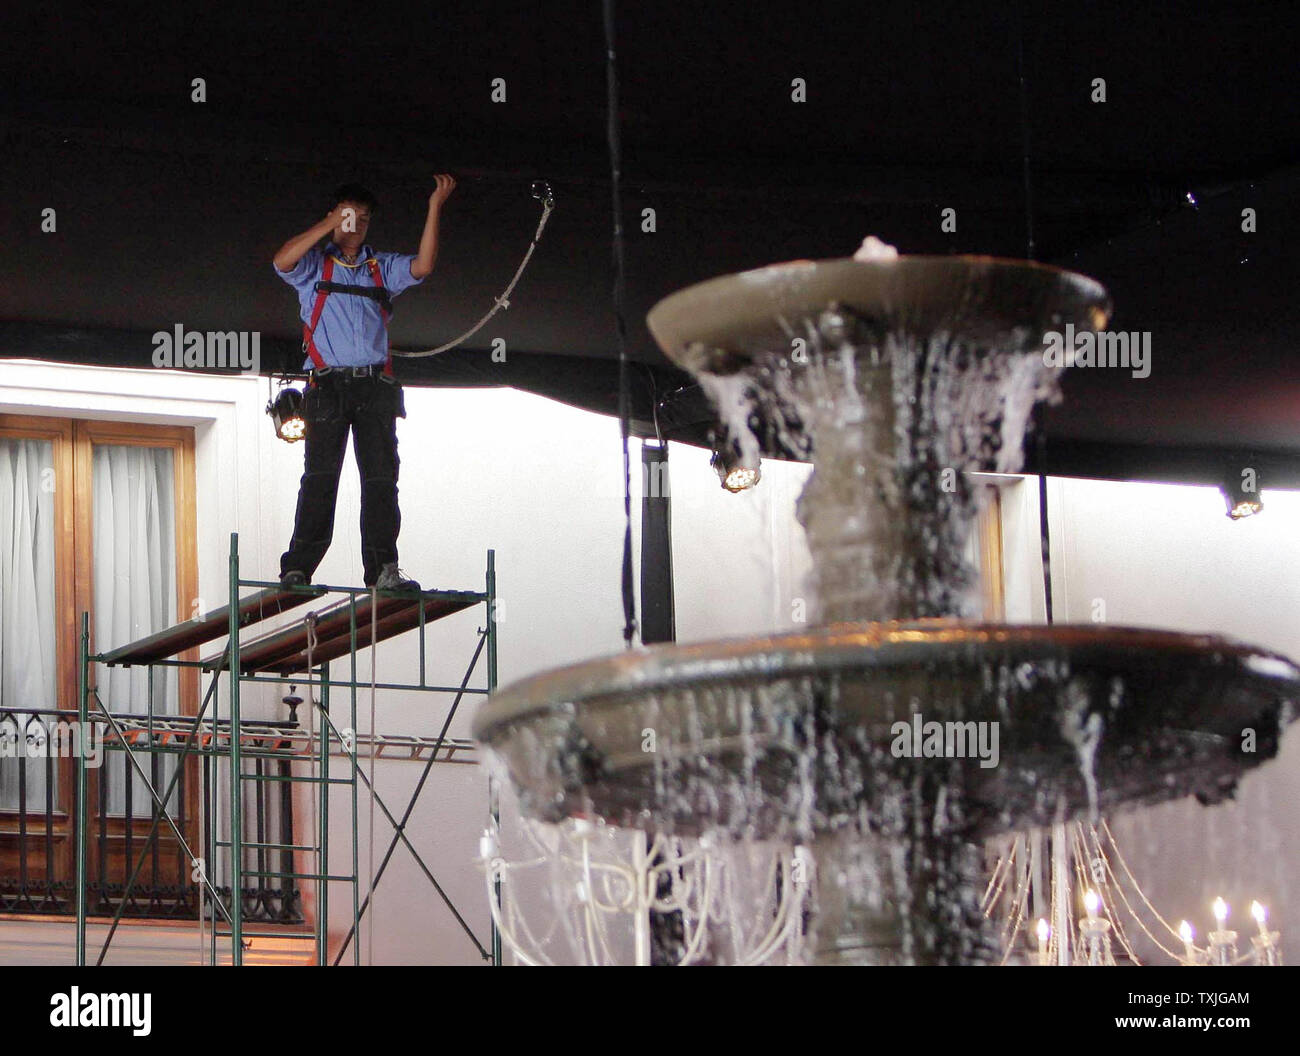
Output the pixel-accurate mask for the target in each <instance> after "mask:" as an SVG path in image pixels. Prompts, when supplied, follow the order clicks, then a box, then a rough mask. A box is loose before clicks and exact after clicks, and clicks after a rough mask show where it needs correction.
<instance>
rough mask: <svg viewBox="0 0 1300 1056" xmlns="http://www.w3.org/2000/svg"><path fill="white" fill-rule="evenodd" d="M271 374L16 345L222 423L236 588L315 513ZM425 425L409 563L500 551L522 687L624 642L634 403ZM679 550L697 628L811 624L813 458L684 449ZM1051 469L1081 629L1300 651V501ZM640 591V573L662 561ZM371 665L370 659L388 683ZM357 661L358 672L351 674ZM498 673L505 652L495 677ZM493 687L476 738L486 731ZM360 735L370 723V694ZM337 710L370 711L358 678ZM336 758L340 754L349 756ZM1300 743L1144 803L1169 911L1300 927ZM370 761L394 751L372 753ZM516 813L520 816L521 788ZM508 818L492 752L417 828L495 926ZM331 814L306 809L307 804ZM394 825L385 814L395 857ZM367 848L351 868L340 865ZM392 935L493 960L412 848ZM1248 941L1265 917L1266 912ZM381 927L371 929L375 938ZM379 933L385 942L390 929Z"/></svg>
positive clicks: (212, 584) (1028, 558)
mask: <svg viewBox="0 0 1300 1056" xmlns="http://www.w3.org/2000/svg"><path fill="white" fill-rule="evenodd" d="M266 398H267V388H266V384H265V382H264V381H258V380H255V379H248V378H213V377H206V376H203V377H200V376H194V375H187V374H185V373H183V372H170V371H125V370H116V369H100V368H92V367H81V366H57V365H50V364H45V363H23V362H14V361H6V362H5V363H4V364H3V365H0V411H12V412H18V413H46V414H57V415H66V416H71V417H98V418H116V419H122V418H134V419H136V420H140V421H148V422H157V423H169V424H190V425H193V426H194V427H195V429H196V437H197V474H198V520H197V527H198V534H199V538H198V552H199V575H200V591H201V594H202V595H203V599H204V603H205V605H206V606H207V607H213V606H215V605H219V604H223V603H224V601H225V600H226V599H225V591H226V557H227V552H228V536H229V533H230V532H231V531H238V532H239V533H240V538H241V550H242V554H243V569H244V575H245V576H246V577H250V578H251V577H265V578H274V577H275V575H276V574H277V572H278V567H279V566H278V561H279V554H280V552H281V550H283V548H284V547H285V545H286V544H287V542H288V538H289V534H290V531H291V528H292V522H293V511H294V506H295V502H296V496H297V483H298V477H299V475H300V473H301V459H302V449H301V447H300V446H296V445H287V444H284V443H281V442H279V441H277V440H275V439H274V437H273V435H272V432H271V428H270V424H269V422H268V420H267V418H266V417H265V415H264V414H263V408H264V406H265V403H266ZM407 409H408V417H407V419H406V420H404V421H401V422H400V423H399V436H400V443H401V455H402V470H401V502H402V513H403V527H402V534H401V540H400V545H401V553H402V564H403V567H404V568H405V569H406V570H407V571H408V572H409V573H410V574H412V575H414V576H415V577H416V578H418V579H419V580H420V581H421V583H423V584H424V585H425V586H426V587H441V588H449V589H481V588H482V587H483V584H484V565H485V554H486V551H487V549H488V548H489V547H492V548H495V550H496V559H497V577H498V590H499V594H500V597H501V601H502V606H501V611H500V615H501V624H500V667H499V674H500V681H501V683H502V684H506V683H509V682H511V681H514V680H516V679H518V678H522V677H524V676H526V675H528V674H531V673H533V672H536V671H539V670H543V669H546V668H549V667H554V666H557V665H560V664H565V663H571V662H576V661H579V660H583V659H589V658H592V657H596V656H601V655H607V654H610V653H614V652H617V651H619V650H621V649H622V648H623V641H622V634H621V631H622V606H621V601H620V596H619V584H620V562H621V554H622V533H623V509H622V499H621V468H622V460H621V455H620V452H619V439H618V425H617V422H616V421H614V420H613V419H611V418H606V417H603V416H599V415H595V414H590V413H587V412H584V411H580V410H576V409H574V408H571V407H568V406H566V405H563V404H559V403H555V402H553V401H550V400H547V399H545V398H542V397H538V396H533V395H530V394H526V393H520V392H515V391H512V390H498V389H492V390H485V389H467V390H456V389H408V390H407ZM631 456H632V457H631V466H632V471H633V481H632V483H633V493H634V505H633V527H634V553H636V551H637V548H638V547H639V538H637V536H639V528H640V511H639V505H638V503H637V501H636V500H637V499H639V495H640V490H641V480H640V464H641V463H640V453H639V451H638V450H637V449H636V445H635V444H634V445H633V450H632V452H631ZM670 466H671V470H670V472H671V478H670V480H671V498H672V524H673V556H674V566H675V579H674V582H675V593H676V603H677V630H678V640H679V641H683V642H686V641H698V640H701V639H707V638H717V637H730V636H737V635H744V634H757V633H768V632H772V631H778V630H781V629H785V628H789V627H791V626H794V625H795V619H794V614H793V610H792V604H793V603H794V601H795V599H798V598H802V597H804V577H805V575H806V573H807V569H808V553H807V548H806V545H805V543H804V540H803V533H802V530H801V529H800V528H799V527H798V525H797V524H796V523H795V521H794V503H795V500H796V499H797V497H798V493H799V491H800V489H801V487H802V486H803V483H804V481H805V480H806V478H807V475H808V473H809V469H808V467H806V466H801V465H791V464H783V463H775V462H770V463H765V464H764V467H763V481H762V483H761V484H760V486H759V487H758V488H757V489H755V490H753V491H751V492H746V493H742V494H740V495H731V494H728V493H726V492H724V491H723V490H722V489H721V488H720V487H719V485H718V481H717V476H716V474H714V472H713V471H712V470H711V469H709V467H708V455H707V452H703V451H700V450H699V449H696V448H690V447H685V446H682V445H678V444H673V445H671V449H670ZM1049 483H1050V496H1049V503H1050V506H1051V515H1052V532H1053V547H1054V554H1053V556H1054V562H1053V569H1054V570H1053V591H1054V603H1055V609H1056V619H1057V621H1058V622H1066V621H1089V620H1090V619H1091V618H1092V609H1093V602H1094V599H1097V598H1101V599H1103V600H1104V602H1105V608H1106V619H1107V621H1108V622H1110V623H1114V624H1132V625H1139V626H1161V627H1168V628H1173V629H1183V630H1198V631H1205V630H1208V631H1214V632H1218V633H1224V634H1230V635H1234V636H1237V637H1240V638H1243V639H1245V640H1247V641H1250V642H1253V643H1256V644H1259V645H1262V646H1266V647H1269V648H1272V649H1276V650H1278V651H1280V652H1283V653H1285V654H1289V655H1291V656H1300V623H1298V622H1297V617H1300V555H1297V554H1296V552H1295V549H1294V548H1293V547H1292V546H1291V545H1290V544H1291V541H1292V540H1293V539H1295V538H1297V537H1300V495H1296V494H1293V493H1283V492H1268V493H1265V495H1264V500H1265V503H1266V509H1265V513H1264V514H1263V516H1261V517H1258V518H1254V519H1252V520H1248V521H1244V522H1241V523H1237V524H1234V523H1231V522H1229V521H1228V520H1227V518H1226V517H1224V516H1223V508H1222V504H1221V500H1220V499H1219V497H1218V494H1217V492H1215V491H1213V490H1212V489H1206V488H1182V487H1172V486H1167V485H1145V484H1113V483H1098V482H1094V481H1061V480H1053V481H1051V482H1049ZM1003 497H1004V503H1003V538H1004V551H1005V558H1006V565H1007V578H1006V595H1007V617H1008V620H1009V621H1010V622H1037V621H1040V620H1041V619H1042V613H1043V609H1042V591H1041V565H1040V563H1039V551H1038V506H1037V493H1036V482H1035V481H1033V480H1029V481H1027V482H1022V483H1009V484H1007V485H1006V486H1005V487H1004V489H1003ZM358 517H359V487H358V482H357V476H356V470H355V466H354V464H353V462H352V457H351V454H350V453H349V456H348V462H347V465H346V466H345V467H344V473H343V479H342V483H341V487H340V496H339V504H338V513H337V518H336V525H335V542H334V545H333V547H332V548H331V551H330V553H329V555H328V556H327V558H326V560H325V562H324V564H323V565H322V566H321V568H320V570H319V572H318V574H317V580H318V581H323V582H329V583H339V584H355V585H359V584H360V581H361V560H360V541H359V532H358V527H357V522H358ZM638 584H639V572H638ZM482 622H483V621H482V609H481V608H479V609H475V610H472V611H470V612H466V613H462V614H460V615H458V616H455V617H452V618H451V619H449V620H447V621H445V624H442V625H438V626H436V627H434V628H431V629H430V636H429V643H430V648H429V662H428V667H427V674H428V677H429V681H430V682H431V683H441V684H453V685H454V684H458V683H459V681H460V679H461V676H462V675H463V673H464V668H465V665H466V663H467V662H468V659H469V657H470V655H471V653H472V651H473V647H474V643H475V640H476V633H475V632H476V628H477V627H478V626H481V625H482ZM368 665H369V657H368V654H363V655H362V656H361V658H360V660H359V670H358V675H359V677H360V678H361V679H363V680H364V679H368V678H369V666H368ZM416 668H417V663H416V652H415V648H414V636H413V635H408V636H405V637H403V638H400V639H396V640H393V641H390V642H387V643H384V644H383V645H381V646H380V648H379V649H378V675H379V678H380V679H381V680H390V681H407V680H410V679H413V678H414V677H415V675H416ZM333 674H334V676H335V677H340V676H345V674H346V672H343V671H340V670H338V666H337V665H336V667H335V669H334V671H333ZM472 684H473V685H482V684H483V661H480V667H479V670H478V672H477V674H476V677H475V679H474V680H473V682H472ZM279 696H280V691H279V690H278V689H274V690H273V689H270V688H266V689H264V690H263V692H262V693H260V694H257V693H247V692H246V698H252V699H249V700H247V703H246V708H247V709H248V711H250V712H254V713H256V711H257V710H258V709H260V711H261V712H262V713H266V714H271V715H283V713H284V709H283V708H282V706H281V705H280V704H279V703H278V697H279ZM446 699H447V698H435V697H433V696H431V695H419V694H399V693H396V692H388V693H380V694H379V699H378V721H377V727H378V728H379V729H380V730H381V731H382V732H389V733H426V734H436V733H437V732H438V728H439V727H440V725H441V722H442V719H443V716H444V715H445V712H446ZM476 703H477V699H474V700H466V701H465V703H464V704H463V705H462V707H461V709H460V712H459V714H458V716H457V718H456V721H455V722H454V724H453V726H452V728H451V733H452V735H454V736H467V735H468V730H469V723H470V719H471V717H472V714H473V711H474V707H475V705H476ZM357 706H358V716H357V728H358V729H360V730H366V729H368V728H369V694H368V692H362V693H360V694H359V695H358V701H357ZM334 709H335V710H334V714H335V715H336V717H339V716H341V717H342V718H345V719H348V720H349V721H350V715H349V712H350V700H349V699H348V695H347V694H346V693H344V694H339V693H338V692H337V691H336V693H335V697H334ZM336 763H339V761H338V760H336ZM1297 764H1300V738H1298V737H1297V736H1296V735H1295V734H1294V733H1293V734H1292V735H1291V736H1290V737H1288V738H1287V740H1286V741H1285V742H1284V745H1283V751H1282V755H1281V758H1279V759H1278V760H1276V761H1275V762H1273V763H1272V764H1270V765H1268V766H1266V767H1264V768H1263V769H1262V770H1261V771H1259V772H1258V773H1255V774H1252V775H1250V776H1248V777H1247V778H1246V779H1245V780H1244V781H1243V783H1242V786H1241V790H1240V793H1239V796H1238V800H1237V802H1236V803H1234V804H1226V805H1223V806H1220V807H1216V808H1213V809H1202V808H1200V807H1198V806H1197V805H1196V804H1194V803H1175V804H1170V805H1167V806H1163V807H1160V808H1155V809H1151V810H1146V811H1142V812H1139V813H1137V814H1133V815H1129V816H1126V817H1124V818H1122V819H1119V820H1118V821H1117V822H1116V823H1115V825H1114V829H1115V833H1116V835H1117V837H1118V838H1119V839H1120V841H1121V843H1122V845H1123V846H1124V847H1126V848H1127V849H1128V853H1129V862H1130V864H1131V865H1132V867H1133V868H1134V871H1135V873H1136V874H1137V875H1138V876H1139V878H1141V879H1142V880H1143V882H1144V883H1145V885H1146V889H1147V892H1148V894H1149V895H1151V897H1152V899H1153V901H1155V902H1156V904H1157V905H1159V906H1160V907H1161V909H1162V911H1163V912H1165V914H1166V916H1169V917H1170V918H1171V919H1174V920H1176V919H1178V918H1179V917H1182V916H1186V917H1188V918H1189V919H1192V920H1193V921H1194V922H1196V923H1197V925H1198V927H1199V928H1200V930H1201V931H1204V925H1205V924H1206V923H1207V921H1208V905H1209V901H1210V900H1211V899H1212V898H1213V897H1214V895H1216V894H1220V893H1222V894H1223V895H1224V897H1225V898H1228V899H1229V901H1231V902H1232V903H1233V905H1234V906H1236V907H1237V908H1238V910H1239V912H1244V910H1245V907H1246V906H1248V905H1249V901H1250V899H1251V898H1260V899H1261V900H1262V901H1265V902H1266V903H1267V904H1269V905H1270V906H1271V907H1273V912H1274V913H1275V918H1276V920H1277V921H1278V922H1279V923H1280V925H1281V926H1282V927H1283V928H1286V927H1287V925H1288V923H1290V924H1292V925H1294V923H1295V922H1296V921H1300V890H1297V889H1296V885H1295V884H1294V883H1293V881H1292V877H1293V876H1294V875H1295V873H1296V870H1297V866H1300V822H1298V821H1297V819H1296V817H1295V815H1294V812H1293V811H1291V810H1290V809H1289V806H1290V804H1292V803H1294V802H1296V801H1297V800H1300V766H1298V765H1297ZM366 766H367V768H368V766H369V764H368V763H367V764H366ZM420 771H421V766H420V765H419V764H416V763H409V762H389V761H382V762H380V763H378V764H377V765H376V785H377V787H378V789H379V793H380V795H381V796H382V797H383V798H384V799H385V801H386V802H387V803H388V804H389V806H390V808H391V809H392V810H393V811H394V813H396V814H398V815H399V816H400V814H401V813H402V811H403V810H404V808H405V806H406V801H407V797H408V795H409V792H410V789H411V788H412V787H413V785H414V784H415V782H416V780H417V779H418V777H419V774H420ZM347 805H348V804H347V801H346V798H345V797H344V796H343V795H342V794H337V795H336V797H335V808H334V809H335V815H334V820H335V824H334V825H333V826H332V832H331V839H332V841H333V843H334V847H335V849H336V852H337V853H339V854H345V852H348V851H349V850H350V848H349V845H348V837H349V832H350V816H349V814H348V811H347V809H346V808H347ZM505 806H506V810H505V814H506V816H507V817H509V815H510V810H509V804H508V803H507V804H506V805H505ZM485 812H486V790H485V777H484V773H483V771H482V769H481V768H479V767H457V766H445V765H439V766H436V767H434V769H433V772H432V774H431V776H430V779H429V783H428V785H427V786H426V788H425V790H424V792H423V794H422V796H421V798H420V801H419V803H418V806H417V808H416V809H415V811H414V813H413V815H412V818H411V821H410V823H409V826H408V835H409V836H410V839H411V840H412V842H413V843H414V844H415V846H416V847H417V849H419V851H420V853H421V855H422V856H424V858H425V860H426V862H427V863H428V865H429V867H430V868H431V869H432V871H433V872H434V874H435V876H436V877H437V878H438V880H439V882H440V883H441V884H442V886H443V887H444V889H445V890H446V891H447V893H448V895H449V896H450V897H451V898H452V900H453V901H454V902H455V904H456V905H457V907H458V908H459V909H460V911H461V913H462V914H463V915H464V916H465V918H466V919H467V920H468V921H469V922H470V924H471V926H472V927H473V929H474V930H475V932H476V933H477V934H478V935H479V936H480V937H481V938H483V940H484V941H486V936H487V931H488V928H487V913H486V907H485V901H484V897H483V884H482V881H481V876H480V874H479V872H478V869H477V867H476V866H475V865H474V864H473V861H472V860H473V858H474V856H475V854H476V851H477V840H478V836H479V834H480V832H481V830H482V827H483V823H484V820H485ZM368 814H369V804H368V800H367V798H366V797H365V795H364V793H363V796H362V799H361V809H360V819H359V820H360V837H361V850H360V858H361V871H362V873H363V874H366V873H367V872H368V861H369V853H368V846H367V838H368V833H369V826H368ZM302 817H305V808H304V811H303V813H302ZM389 831H390V830H389V827H388V826H387V824H386V823H384V822H383V821H382V819H381V820H380V822H379V824H378V826H377V828H376V833H377V846H376V857H377V858H378V857H379V856H380V855H382V852H383V850H384V848H385V847H386V845H387V838H388V834H389ZM348 864H349V863H348V862H347V861H345V860H343V859H340V860H336V861H335V863H334V865H333V867H334V868H336V869H342V868H344V867H346V866H347V865H348ZM344 894H345V889H344V888H341V887H336V888H335V889H334V891H333V892H332V893H331V899H332V907H331V908H332V912H331V927H332V933H333V934H334V936H335V937H336V938H337V937H339V936H340V935H341V934H342V932H343V931H344V930H346V927H347V924H348V913H349V910H350V896H349V897H348V898H347V899H346V901H345V899H344ZM373 919H374V921H375V932H374V938H373V945H374V955H375V960H376V961H377V962H381V963H422V964H428V963H435V964H448V963H465V964H472V963H480V959H479V957H478V955H477V953H476V951H475V950H474V948H473V946H472V945H471V944H470V942H469V941H468V940H467V939H466V938H465V937H464V936H463V933H462V932H461V931H460V929H459V927H458V926H457V925H456V923H455V921H454V920H453V918H452V916H451V914H450V913H449V912H448V911H447V910H446V909H445V907H443V905H442V904H441V902H440V900H439V899H438V896H437V895H436V893H435V892H434V891H433V889H432V888H431V886H430V885H429V884H428V883H427V881H426V880H425V879H424V877H423V876H422V875H421V873H420V872H419V870H418V868H417V867H416V866H415V865H414V864H413V862H412V861H411V859H410V856H409V855H408V854H407V852H406V851H405V849H402V848H399V849H398V851H397V853H396V855H395V856H394V859H393V863H392V865H391V866H390V869H389V873H388V874H387V875H386V876H385V878H384V880H383V883H382V885H381V886H380V888H379V890H378V894H377V897H376V909H375V913H374V918H373ZM1241 930H1242V931H1243V941H1244V933H1245V932H1246V931H1247V930H1248V929H1247V928H1245V927H1244V926H1243V927H1242V929H1241ZM364 936H365V933H364V932H363V937H364ZM368 945H369V944H368V943H367V947H368Z"/></svg>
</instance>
